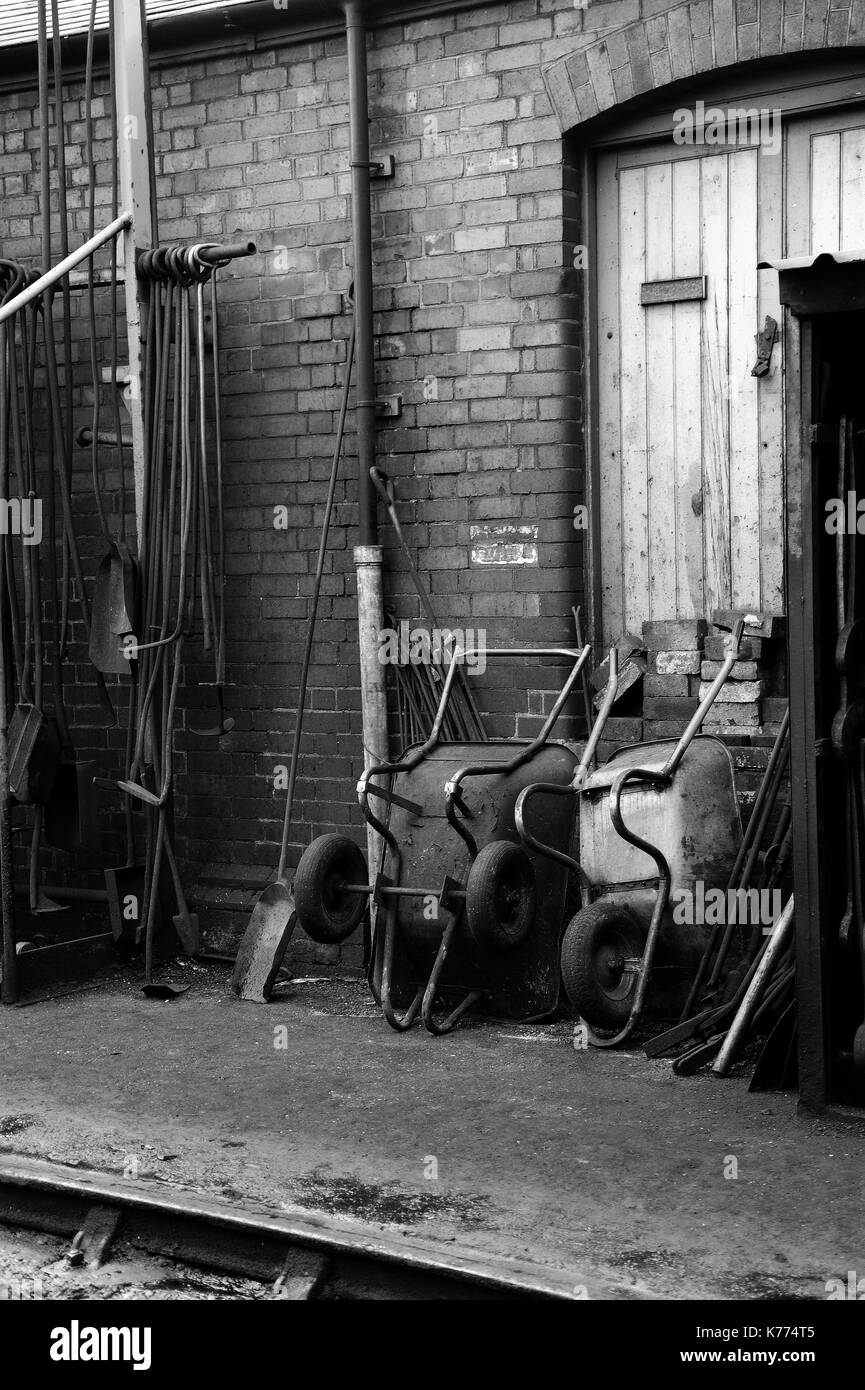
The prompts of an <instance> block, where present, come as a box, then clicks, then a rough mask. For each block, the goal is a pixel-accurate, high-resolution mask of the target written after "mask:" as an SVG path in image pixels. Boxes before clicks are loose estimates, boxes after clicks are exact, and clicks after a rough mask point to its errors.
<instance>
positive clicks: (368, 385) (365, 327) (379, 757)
mask: <svg viewBox="0 0 865 1390" xmlns="http://www.w3.org/2000/svg"><path fill="white" fill-rule="evenodd" d="M345 22H346V45H347V50H348V102H349V148H350V161H351V221H352V245H353V261H354V317H355V419H356V428H357V456H358V480H357V501H358V544H357V546H356V547H355V550H354V562H355V570H356V574H357V611H358V646H359V660H360V690H361V712H362V717H363V746H364V768H365V769H366V768H369V767H371V766H372V765H373V764H375V763H383V762H387V761H388V758H389V748H388V728H387V688H386V684H385V668H384V666H383V665H382V663H381V662H380V661H379V659H378V653H379V644H380V633H381V630H382V628H383V627H384V593H383V580H382V549H381V546H380V545H378V543H377V542H378V526H377V521H376V494H375V487H374V485H373V482H372V478H371V476H370V469H371V468H372V467H374V465H375V461H376V454H375V344H374V337H373V312H372V224H371V219H370V207H369V168H370V165H369V106H368V99H367V78H366V29H365V27H364V23H363V8H362V6H361V5H360V4H359V3H357V0H348V3H347V4H346V6H345ZM367 852H368V855H369V865H370V870H371V872H375V868H376V866H377V864H378V859H379V855H380V852H381V838H380V836H379V835H378V834H377V833H376V831H375V830H373V829H372V827H371V826H370V827H368V828H367Z"/></svg>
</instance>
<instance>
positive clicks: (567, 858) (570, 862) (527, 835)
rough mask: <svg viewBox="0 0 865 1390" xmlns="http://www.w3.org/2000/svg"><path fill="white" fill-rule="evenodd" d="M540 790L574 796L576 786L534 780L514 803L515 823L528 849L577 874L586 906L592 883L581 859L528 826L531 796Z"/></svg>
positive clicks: (552, 793) (556, 794) (558, 794)
mask: <svg viewBox="0 0 865 1390" xmlns="http://www.w3.org/2000/svg"><path fill="white" fill-rule="evenodd" d="M540 792H548V793H549V794H550V795H551V796H573V794H574V787H573V785H571V786H562V784H561V782H533V783H532V784H531V785H530V786H528V787H523V790H522V791H521V792H520V794H519V796H518V797H517V799H516V803H515V805H514V825H515V826H516V830H517V834H518V835H519V837H520V840H521V841H522V843H523V845H525V846H526V848H527V849H533V850H534V851H535V853H536V854H540V855H543V857H544V858H545V859H552V861H553V863H555V864H562V865H564V867H565V868H566V869H567V870H568V872H569V873H572V874H576V877H577V880H578V882H579V885H580V894H581V898H582V903H583V905H584V906H585V905H586V904H588V903H589V902H590V901H591V896H592V885H591V883H590V882H589V877H588V875H587V873H586V871H585V869H584V868H583V867H582V865H581V864H580V861H579V860H578V859H574V858H573V856H572V855H570V854H565V852H564V850H560V849H554V848H553V846H552V845H546V844H544V843H543V841H542V840H538V839H536V838H535V836H534V835H533V834H532V833H531V831H530V830H529V829H528V827H527V826H526V806H527V804H528V800H529V797H531V796H536V795H537V794H538V793H540Z"/></svg>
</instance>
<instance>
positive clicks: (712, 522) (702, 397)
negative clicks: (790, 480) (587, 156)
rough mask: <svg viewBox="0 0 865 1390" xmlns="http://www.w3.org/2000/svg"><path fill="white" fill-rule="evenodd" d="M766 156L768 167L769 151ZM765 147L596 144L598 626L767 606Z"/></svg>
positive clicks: (775, 216)
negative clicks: (660, 298)
mask: <svg viewBox="0 0 865 1390" xmlns="http://www.w3.org/2000/svg"><path fill="white" fill-rule="evenodd" d="M773 164H774V166H775V167H774V168H772V167H771V166H772V165H773ZM780 165H781V161H780V159H779V158H778V157H777V156H775V157H774V158H773V157H772V156H770V155H768V154H764V153H763V152H761V151H758V149H756V148H754V147H744V146H743V147H741V148H725V149H724V150H722V151H717V150H715V149H714V148H713V149H712V150H711V151H710V152H704V153H701V154H695V153H694V151H693V149H689V150H687V151H685V150H679V149H672V151H671V146H670V145H664V146H663V147H662V146H653V147H651V148H649V149H640V150H636V151H630V152H628V151H617V152H612V153H607V154H603V155H601V156H599V159H598V167H597V209H598V212H597V242H596V245H597V255H598V264H597V295H598V314H597V325H598V336H597V402H598V405H597V409H598V422H597V423H598V431H597V438H598V453H599V458H598V464H599V468H598V480H599V481H598V489H597V496H598V499H599V505H600V524H599V531H600V539H601V544H600V565H601V607H602V613H601V627H602V633H603V640H604V642H609V641H611V640H613V639H614V638H615V637H616V636H618V635H619V634H620V633H621V632H623V631H629V630H636V631H637V632H639V629H640V624H641V623H642V622H643V621H644V620H645V619H647V618H655V619H665V618H687V617H694V616H702V615H704V614H706V613H708V612H711V610H712V609H713V608H715V607H729V606H754V607H758V606H759V607H762V608H767V609H774V610H776V611H777V610H780V608H781V606H782V591H783V499H782V494H781V484H780V478H781V457H782V400H781V384H780V383H781V375H780V348H776V352H775V355H774V357H773V362H772V369H771V372H770V375H769V377H764V378H762V379H758V378H756V377H753V376H751V368H752V366H753V365H754V361H755V357H756V347H755V341H754V338H755V334H756V333H757V331H758V329H759V327H761V326H762V323H763V320H764V318H765V316H766V314H771V315H772V317H774V318H776V319H779V320H780V309H779V307H778V304H777V299H776V295H777V280H776V279H772V278H769V277H761V276H760V275H759V273H758V271H757V262H758V260H760V259H761V258H763V257H770V256H778V255H780V254H781V169H780ZM699 276H705V277H706V297H705V299H702V300H695V299H690V300H687V299H682V300H677V301H676V302H666V303H653V304H647V305H643V304H642V303H641V293H640V291H641V286H642V285H643V284H644V283H645V282H652V281H658V280H674V279H675V280H682V279H685V278H693V277H699Z"/></svg>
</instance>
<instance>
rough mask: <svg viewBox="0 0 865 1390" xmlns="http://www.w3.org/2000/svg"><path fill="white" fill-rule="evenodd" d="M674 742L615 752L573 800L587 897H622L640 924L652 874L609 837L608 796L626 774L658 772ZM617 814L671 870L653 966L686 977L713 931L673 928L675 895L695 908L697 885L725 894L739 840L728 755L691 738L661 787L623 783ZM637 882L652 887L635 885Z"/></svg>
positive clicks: (640, 854) (642, 858) (640, 858)
mask: <svg viewBox="0 0 865 1390" xmlns="http://www.w3.org/2000/svg"><path fill="white" fill-rule="evenodd" d="M674 742H675V741H674V740H659V741H658V742H655V743H641V744H636V745H633V746H631V747H628V748H621V749H618V750H617V751H616V753H614V754H613V756H612V757H611V758H610V760H609V761H608V762H606V763H605V764H604V765H603V766H602V767H600V768H598V769H597V770H596V771H595V772H594V773H592V775H591V777H590V778H589V779H588V780H587V782H586V785H585V789H584V792H583V795H582V797H581V800H580V863H581V865H582V867H583V869H584V870H585V872H586V874H587V875H588V877H589V880H590V882H591V883H592V887H593V898H601V897H603V898H608V897H610V898H616V899H622V898H624V899H625V900H626V901H627V903H628V906H629V907H630V908H631V910H632V911H633V912H634V913H635V915H636V916H637V917H638V918H639V919H640V920H641V921H642V922H644V923H648V921H649V918H650V916H651V912H652V905H653V903H654V900H655V888H654V886H653V884H654V881H655V880H654V875H655V874H656V873H657V869H656V866H655V864H654V862H653V860H651V859H650V858H649V856H648V855H647V854H645V853H644V851H643V850H641V849H638V848H637V847H636V846H635V845H631V844H628V843H627V841H625V840H622V839H621V838H620V837H619V836H618V835H617V834H616V832H615V830H614V828H613V825H612V822H611V819H610V811H609V791H610V787H611V785H612V783H613V781H614V780H615V778H616V777H617V776H618V775H619V773H620V772H621V771H622V770H623V769H624V768H626V767H641V768H642V767H645V768H655V767H656V768H657V769H658V770H660V769H661V768H662V767H663V765H664V763H665V761H666V760H667V758H668V757H669V754H670V747H671V745H672V744H673V743H674ZM621 809H622V819H623V820H624V823H625V825H626V826H627V827H628V829H629V830H633V831H634V832H635V833H636V834H637V835H640V836H642V837H643V838H644V839H646V840H648V841H650V842H651V843H652V844H654V845H656V846H658V847H659V848H660V849H661V850H662V852H663V854H664V855H665V857H666V859H667V862H668V864H669V866H670V903H669V905H668V907H667V911H666V914H665V918H664V920H663V923H662V927H661V933H660V937H659V941H658V956H657V961H658V965H659V966H661V967H664V966H666V967H668V968H669V967H673V968H675V969H676V970H677V971H679V972H681V973H683V974H685V975H689V976H692V975H693V972H694V971H695V970H696V968H697V965H698V964H699V961H700V957H701V956H702V954H703V949H704V947H705V944H706V940H707V938H708V936H709V934H710V933H711V931H712V926H711V924H710V925H708V926H706V925H704V924H699V923H697V922H689V921H684V922H681V921H680V922H676V921H674V912H675V910H676V907H677V905H678V904H679V903H680V902H681V890H685V891H686V892H690V893H691V894H693V895H694V896H693V897H692V899H691V902H692V903H696V902H699V900H700V898H699V892H700V890H699V888H698V885H699V884H702V892H703V894H705V893H708V892H709V891H710V890H712V889H724V890H726V888H727V885H728V882H729V879H730V874H731V871H732V869H733V866H734V863H735V860H736V855H737V852H738V849H739V845H740V844H741V841H742V822H741V817H740V814H739V803H738V800H737V797H736V788H735V782H734V777H733V760H732V757H731V755H730V750H729V748H728V747H727V746H726V744H724V743H721V741H720V740H719V739H716V738H712V737H711V736H709V735H698V736H697V737H696V738H695V739H694V740H693V742H692V743H691V744H690V745H689V747H688V748H687V750H686V752H685V754H684V756H683V758H682V761H681V763H680V765H679V767H678V769H677V771H676V773H675V774H674V776H673V779H672V782H671V783H670V784H669V785H668V786H652V785H651V784H650V783H639V782H637V783H630V784H628V785H626V786H625V788H624V790H623V793H622V801H621ZM641 880H651V882H650V883H648V884H646V885H645V886H640V881H641ZM677 915H679V916H682V915H683V914H682V912H681V911H680V912H679V913H678V914H677ZM695 915H696V914H695Z"/></svg>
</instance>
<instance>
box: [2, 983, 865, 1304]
mask: <svg viewBox="0 0 865 1390" xmlns="http://www.w3.org/2000/svg"><path fill="white" fill-rule="evenodd" d="M181 977H182V978H183V979H184V980H189V981H191V982H192V988H191V990H190V991H189V993H188V994H186V995H184V996H183V997H182V998H180V999H178V1000H176V1001H174V1002H171V1003H161V1002H155V1001H152V1000H147V999H145V998H144V997H143V996H142V995H141V993H140V988H139V986H140V981H139V980H138V979H137V978H134V977H133V976H132V975H131V974H121V973H117V974H114V975H111V976H109V977H107V978H106V979H104V980H102V981H101V982H100V983H99V985H98V987H96V988H91V989H88V990H85V991H84V992H81V993H76V994H71V995H67V996H65V997H58V998H55V999H53V1000H52V1001H50V1002H43V1003H39V1004H36V1005H33V1006H31V1007H25V1008H12V1009H5V1010H3V1011H2V1012H0V1097H2V1099H0V1149H5V1150H6V1151H11V1152H15V1153H20V1154H25V1155H30V1156H34V1157H39V1158H44V1159H51V1160H53V1161H56V1162H62V1163H67V1164H68V1163H71V1164H77V1165H83V1166H86V1167H90V1168H96V1169H102V1170H105V1171H107V1172H110V1173H114V1174H123V1173H125V1174H126V1175H127V1176H133V1177H138V1178H141V1179H145V1180H153V1179H155V1180H158V1181H160V1182H162V1183H168V1184H171V1185H172V1186H180V1187H186V1188H191V1189H195V1190H197V1191H200V1192H204V1193H208V1194H211V1195H215V1196H219V1197H222V1198H223V1199H228V1200H230V1201H232V1202H244V1201H248V1202H250V1203H255V1204H262V1203H263V1204H265V1205H267V1206H269V1207H272V1208H276V1209H281V1210H283V1211H285V1212H289V1213H296V1212H318V1213H320V1212H326V1213H329V1214H331V1215H332V1216H334V1217H335V1218H336V1219H338V1220H339V1221H340V1222H342V1223H345V1224H346V1225H347V1226H349V1227H357V1226H370V1225H371V1226H374V1227H375V1228H376V1229H378V1230H382V1229H383V1230H386V1231H387V1232H389V1233H392V1234H395V1235H397V1236H398V1235H400V1234H403V1235H406V1236H415V1237H417V1236H422V1237H423V1238H424V1239H425V1240H427V1241H429V1240H432V1241H436V1242H442V1243H443V1244H444V1245H445V1246H446V1247H448V1248H449V1249H450V1250H454V1249H466V1250H470V1251H472V1252H479V1253H481V1254H483V1253H488V1254H490V1255H494V1256H496V1257H498V1258H501V1257H504V1258H505V1259H514V1260H531V1261H532V1262H533V1263H535V1264H539V1265H542V1266H546V1267H549V1268H551V1269H555V1270H557V1271H560V1272H563V1273H564V1274H565V1275H566V1276H567V1277H568V1279H572V1281H573V1284H574V1287H575V1289H577V1290H578V1291H581V1290H583V1289H584V1290H585V1293H586V1295H587V1296H588V1297H590V1298H634V1297H636V1298H640V1297H655V1298H664V1299H677V1298H695V1297H696V1298H705V1299H726V1298H752V1299H761V1298H774V1297H787V1298H823V1297H825V1296H826V1290H825V1286H826V1281H827V1280H829V1279H831V1278H834V1277H839V1276H840V1277H842V1278H846V1274H847V1271H848V1270H851V1269H852V1270H858V1271H859V1272H860V1274H861V1273H862V1272H863V1271H865V1200H863V1199H865V1165H863V1158H865V1125H858V1124H851V1123H842V1122H839V1121H836V1120H831V1119H817V1118H813V1117H807V1116H800V1115H798V1114H797V1111H796V1103H795V1097H794V1096H792V1095H769V1096H767V1095H756V1094H755V1095H751V1094H749V1092H748V1090H747V1086H746V1077H744V1076H743V1075H738V1076H733V1077H731V1078H730V1079H728V1080H725V1081H720V1080H717V1079H716V1078H714V1077H712V1076H711V1075H700V1076H697V1077H692V1078H677V1077H675V1076H674V1075H673V1074H672V1071H671V1067H670V1063H669V1062H668V1061H663V1060H659V1061H649V1060H647V1059H646V1058H645V1057H644V1055H643V1054H642V1052H612V1053H611V1052H596V1051H576V1050H575V1049H574V1047H573V1038H572V1025H571V1024H569V1023H567V1022H565V1021H562V1022H560V1023H555V1024H551V1025H545V1026H533V1027H528V1026H514V1025H477V1026H475V1025H469V1026H468V1027H465V1028H463V1029H460V1030H458V1031H457V1032H456V1033H454V1034H451V1035H450V1036H448V1037H445V1038H439V1039H435V1038H431V1037H429V1036H428V1035H427V1034H426V1032H425V1031H424V1030H423V1029H414V1030H413V1031H412V1032H410V1033H409V1034H407V1035H397V1034H395V1033H393V1032H392V1031H391V1030H390V1029H389V1028H388V1027H387V1025H386V1024H385V1023H384V1021H383V1019H382V1018H381V1016H380V1015H379V1013H378V1011H377V1009H376V1008H375V1005H374V1004H373V1002H372V1001H371V1000H370V999H369V997H368V994H367V992H366V987H365V985H363V984H362V983H361V982H360V981H355V980H348V979H333V978H331V979H327V980H313V981H307V982H303V981H297V980H296V981H293V982H292V983H291V984H290V985H288V986H284V987H283V988H282V989H281V992H280V993H281V997H280V998H279V999H277V1000H275V1001H274V1002H272V1003H271V1004H270V1005H268V1006H258V1005H253V1004H244V1003H240V1002H239V1001H238V1000H236V999H235V998H234V997H233V996H231V995H230V993H229V992H228V970H227V968H225V969H223V968H220V967H214V966H208V967H204V966H201V965H195V964H192V963H187V964H186V965H185V967H184V968H182V969H181V967H180V966H177V967H175V968H174V973H173V979H174V980H175V982H176V981H177V980H178V979H179V978H181ZM283 1043H284V1044H285V1045H284V1046H282V1045H281V1044H283ZM733 1171H736V1172H737V1176H735V1177H733V1176H725V1173H727V1174H730V1173H732V1172H733Z"/></svg>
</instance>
